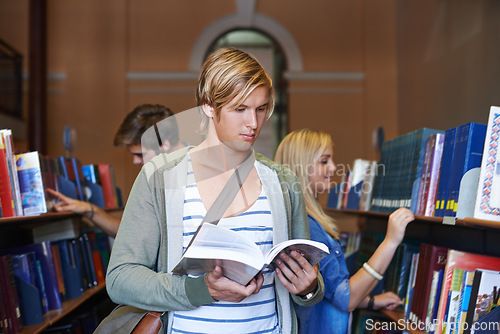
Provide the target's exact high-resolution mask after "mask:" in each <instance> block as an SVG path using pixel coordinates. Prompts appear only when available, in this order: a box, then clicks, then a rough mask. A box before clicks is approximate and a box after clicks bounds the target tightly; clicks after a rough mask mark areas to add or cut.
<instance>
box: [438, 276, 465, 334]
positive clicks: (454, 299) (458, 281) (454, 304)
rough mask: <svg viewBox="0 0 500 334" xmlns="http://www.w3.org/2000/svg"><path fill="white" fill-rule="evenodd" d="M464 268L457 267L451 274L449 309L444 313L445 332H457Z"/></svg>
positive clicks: (446, 333) (447, 333) (448, 333)
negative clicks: (456, 325)
mask: <svg viewBox="0 0 500 334" xmlns="http://www.w3.org/2000/svg"><path fill="white" fill-rule="evenodd" d="M463 277H464V270H463V269H458V268H455V269H453V274H452V276H451V285H450V290H449V292H448V297H447V298H448V309H447V310H446V313H445V315H444V320H445V321H444V325H443V326H445V327H444V333H445V334H450V333H455V331H456V328H455V324H456V318H457V315H458V313H459V310H460V296H461V294H462V282H463Z"/></svg>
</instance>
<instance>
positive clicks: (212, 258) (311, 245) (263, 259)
mask: <svg viewBox="0 0 500 334" xmlns="http://www.w3.org/2000/svg"><path fill="white" fill-rule="evenodd" d="M194 238H195V239H194V240H193V242H192V243H191V246H189V247H188V248H187V249H186V251H185V252H184V254H183V255H182V258H181V260H180V261H179V263H178V264H177V265H176V266H175V268H174V269H173V270H172V273H173V274H175V275H202V274H204V273H207V272H210V271H212V270H213V269H214V268H215V266H216V265H219V266H220V267H221V268H222V274H223V275H224V276H226V277H227V278H229V279H231V280H233V281H236V282H238V283H240V284H242V285H247V284H248V282H250V280H251V279H252V278H253V277H254V276H255V275H256V274H258V273H259V272H260V271H262V270H264V269H266V268H267V267H269V268H270V269H272V270H274V269H275V265H274V263H273V262H274V260H275V259H276V257H277V256H278V254H279V253H280V252H282V251H285V252H286V253H287V254H289V253H290V252H291V251H292V250H295V251H297V252H298V253H300V254H301V255H302V256H304V257H305V258H306V259H307V260H308V261H309V263H310V264H311V265H315V264H316V263H318V262H319V261H320V260H321V259H323V258H324V257H325V256H326V255H328V254H329V251H328V247H327V246H326V245H325V244H323V243H321V242H317V241H311V240H306V239H293V240H288V241H284V242H282V243H280V244H278V245H276V246H274V247H273V248H272V249H271V250H270V251H269V252H268V253H267V254H262V251H261V250H260V248H259V247H258V246H257V245H256V244H255V243H254V242H252V241H251V240H249V239H247V238H245V237H244V236H242V235H240V234H239V233H237V232H235V231H231V230H227V229H224V228H222V227H218V226H217V225H213V224H208V223H207V224H203V225H202V227H201V228H200V230H199V231H198V233H197V234H196V235H195V236H194Z"/></svg>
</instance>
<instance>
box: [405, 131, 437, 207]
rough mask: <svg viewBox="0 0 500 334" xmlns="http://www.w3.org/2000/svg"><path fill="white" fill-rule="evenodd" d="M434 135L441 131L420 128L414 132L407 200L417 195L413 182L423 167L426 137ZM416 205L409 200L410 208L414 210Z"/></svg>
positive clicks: (417, 190) (420, 173) (417, 191)
mask: <svg viewBox="0 0 500 334" xmlns="http://www.w3.org/2000/svg"><path fill="white" fill-rule="evenodd" d="M434 133H443V131H440V130H435V129H428V128H422V129H419V130H416V131H415V140H416V143H415V151H414V154H413V156H412V157H411V163H410V166H411V171H410V173H409V179H408V183H407V184H408V185H407V187H408V190H407V191H409V192H410V193H409V196H408V195H407V198H411V199H412V198H414V197H418V193H419V191H420V187H416V189H413V188H414V187H413V184H414V183H415V181H416V180H417V179H418V178H419V176H420V175H422V169H423V167H424V158H425V146H426V144H427V137H428V136H430V135H431V134H434ZM414 191H415V192H416V194H415V195H416V196H414V194H413V192H414ZM416 204H417V203H412V201H411V200H410V206H409V207H410V208H411V209H414V208H415V206H416Z"/></svg>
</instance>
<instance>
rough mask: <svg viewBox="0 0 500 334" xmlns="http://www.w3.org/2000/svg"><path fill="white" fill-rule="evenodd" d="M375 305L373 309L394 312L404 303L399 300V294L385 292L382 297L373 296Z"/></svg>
mask: <svg viewBox="0 0 500 334" xmlns="http://www.w3.org/2000/svg"><path fill="white" fill-rule="evenodd" d="M373 298H374V304H373V309H375V310H378V309H381V308H385V309H387V310H394V309H395V308H396V307H398V306H399V305H401V304H403V301H402V300H401V299H400V298H399V296H398V295H397V294H395V293H394V292H392V291H389V292H384V293H382V294H380V295H376V296H373Z"/></svg>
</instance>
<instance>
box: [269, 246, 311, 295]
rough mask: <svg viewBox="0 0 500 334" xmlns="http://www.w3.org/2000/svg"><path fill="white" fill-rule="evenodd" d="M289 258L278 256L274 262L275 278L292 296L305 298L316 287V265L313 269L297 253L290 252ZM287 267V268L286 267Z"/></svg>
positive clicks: (284, 255) (282, 255)
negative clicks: (275, 266)
mask: <svg viewBox="0 0 500 334" xmlns="http://www.w3.org/2000/svg"><path fill="white" fill-rule="evenodd" d="M290 255H291V256H292V257H290V256H288V255H286V254H285V253H281V254H280V259H277V260H276V265H277V266H278V268H276V277H278V279H279V280H280V282H281V284H283V286H284V287H285V288H286V289H287V290H288V292H290V293H291V294H294V295H299V296H305V295H307V294H308V293H310V292H314V291H316V288H317V287H318V280H317V278H318V265H315V266H314V267H313V266H311V264H310V263H309V262H308V261H307V260H306V259H305V258H304V257H303V256H302V255H300V254H299V253H298V252H296V251H291V252H290ZM285 263H286V265H285ZM287 265H288V266H287Z"/></svg>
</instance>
